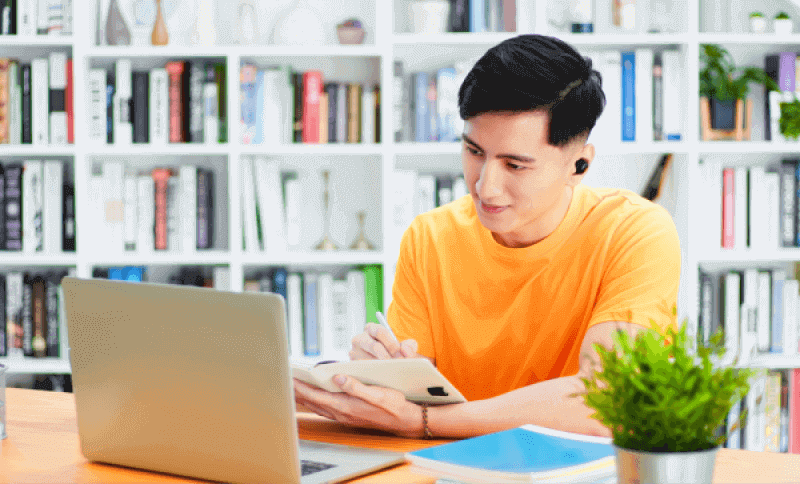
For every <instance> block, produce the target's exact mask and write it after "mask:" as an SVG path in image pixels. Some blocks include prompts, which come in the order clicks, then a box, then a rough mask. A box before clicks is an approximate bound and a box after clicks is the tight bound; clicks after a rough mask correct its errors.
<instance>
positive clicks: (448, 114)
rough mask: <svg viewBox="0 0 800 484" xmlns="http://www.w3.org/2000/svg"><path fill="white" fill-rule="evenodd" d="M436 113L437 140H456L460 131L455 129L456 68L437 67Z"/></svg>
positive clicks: (456, 115) (456, 105) (456, 104)
mask: <svg viewBox="0 0 800 484" xmlns="http://www.w3.org/2000/svg"><path fill="white" fill-rule="evenodd" d="M436 87H437V89H438V93H437V100H438V104H437V113H438V115H439V141H443V142H448V143H452V142H456V141H458V140H459V138H460V136H461V133H459V132H458V131H456V120H457V119H458V117H459V114H458V102H457V101H458V88H459V85H458V83H457V81H456V70H455V68H452V67H446V68H443V69H439V72H438V79H437V82H436Z"/></svg>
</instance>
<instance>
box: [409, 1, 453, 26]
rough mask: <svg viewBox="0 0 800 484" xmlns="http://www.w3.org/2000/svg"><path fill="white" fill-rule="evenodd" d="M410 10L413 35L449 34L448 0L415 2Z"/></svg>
mask: <svg viewBox="0 0 800 484" xmlns="http://www.w3.org/2000/svg"><path fill="white" fill-rule="evenodd" d="M409 8H410V13H411V20H412V21H411V25H412V30H411V31H412V33H415V34H439V33H442V32H447V21H448V20H449V18H450V3H449V2H447V1H446V0H414V1H412V2H411V4H410V7H409Z"/></svg>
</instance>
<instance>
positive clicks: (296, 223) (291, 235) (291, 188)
mask: <svg viewBox="0 0 800 484" xmlns="http://www.w3.org/2000/svg"><path fill="white" fill-rule="evenodd" d="M283 192H284V194H285V195H284V196H285V200H284V209H285V210H286V245H287V246H288V247H289V248H291V249H296V248H297V247H298V246H299V245H300V233H301V218H300V205H301V204H302V199H301V185H300V180H298V179H297V178H291V177H287V178H285V179H284V180H283Z"/></svg>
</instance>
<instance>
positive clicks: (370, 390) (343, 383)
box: [333, 375, 405, 409]
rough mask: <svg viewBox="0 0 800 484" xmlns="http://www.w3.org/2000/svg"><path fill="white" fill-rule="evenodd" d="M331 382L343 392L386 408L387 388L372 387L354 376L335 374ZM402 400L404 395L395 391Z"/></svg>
mask: <svg viewBox="0 0 800 484" xmlns="http://www.w3.org/2000/svg"><path fill="white" fill-rule="evenodd" d="M333 382H334V383H335V384H337V385H338V386H339V388H341V389H342V390H343V391H344V392H345V393H347V394H348V395H352V396H354V397H356V398H359V399H361V400H364V401H365V402H367V403H370V404H372V405H374V406H376V407H379V408H383V409H386V408H387V402H386V400H387V390H388V391H392V390H389V389H387V388H380V387H374V386H370V385H365V384H363V383H361V382H360V381H358V380H356V379H355V378H350V377H347V376H345V375H336V376H334V378H333ZM397 393H398V394H399V395H400V396H401V397H402V399H403V400H405V397H404V396H402V394H400V392H397Z"/></svg>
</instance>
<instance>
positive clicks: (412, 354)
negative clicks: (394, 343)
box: [400, 339, 419, 358]
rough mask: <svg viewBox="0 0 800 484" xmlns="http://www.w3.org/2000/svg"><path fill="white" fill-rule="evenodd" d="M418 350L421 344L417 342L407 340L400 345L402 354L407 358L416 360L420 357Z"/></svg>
mask: <svg viewBox="0 0 800 484" xmlns="http://www.w3.org/2000/svg"><path fill="white" fill-rule="evenodd" d="M418 349H419V344H418V343H417V340H414V339H407V340H405V341H403V342H401V343H400V354H402V355H403V357H405V358H416V357H417V356H419V355H418V354H417V350H418Z"/></svg>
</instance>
